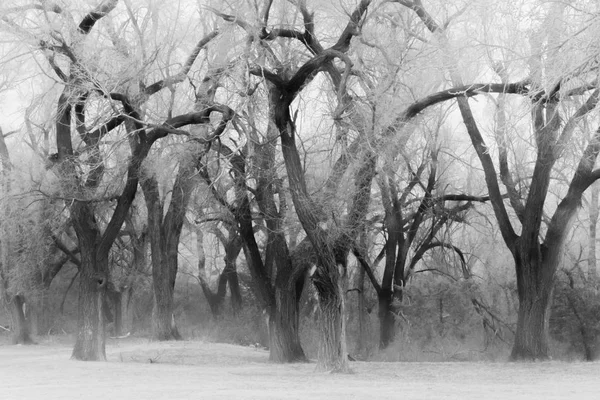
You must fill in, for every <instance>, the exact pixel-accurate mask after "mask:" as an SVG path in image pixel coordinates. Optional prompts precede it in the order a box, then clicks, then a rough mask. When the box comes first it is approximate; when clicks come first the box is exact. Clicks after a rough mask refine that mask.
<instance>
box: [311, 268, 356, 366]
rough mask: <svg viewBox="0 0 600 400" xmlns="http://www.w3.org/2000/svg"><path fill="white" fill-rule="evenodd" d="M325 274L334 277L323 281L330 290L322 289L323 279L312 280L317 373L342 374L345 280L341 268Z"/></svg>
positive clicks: (345, 353) (345, 363)
mask: <svg viewBox="0 0 600 400" xmlns="http://www.w3.org/2000/svg"><path fill="white" fill-rule="evenodd" d="M328 270H329V271H328V272H329V274H332V273H333V274H335V275H336V276H335V277H328V278H329V279H327V280H328V282H329V284H330V285H331V286H329V287H324V286H323V285H322V282H323V281H324V279H323V277H316V278H315V287H316V288H317V292H318V293H319V321H318V324H319V330H320V338H319V339H320V341H319V352H318V358H317V370H320V371H334V372H343V373H346V372H350V365H349V363H348V349H347V345H346V299H345V293H346V290H345V288H346V287H347V282H346V281H347V279H348V278H347V276H346V274H345V268H344V267H343V266H341V265H340V267H339V268H335V267H333V268H329V269H328ZM317 271H318V270H317ZM332 278H333V279H332ZM317 279H318V280H317Z"/></svg>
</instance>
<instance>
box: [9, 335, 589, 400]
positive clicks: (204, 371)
mask: <svg viewBox="0 0 600 400" xmlns="http://www.w3.org/2000/svg"><path fill="white" fill-rule="evenodd" d="M70 354H71V346H70V345H67V344H44V343H43V344H40V345H38V346H8V345H2V346H0V360H1V361H0V399H2V400H12V399H15V400H21V399H44V400H50V399H61V400H62V399H102V400H107V399H110V400H115V399H311V400H312V399H369V400H376V399H402V400H409V399H477V400H482V399H511V400H512V399H599V398H600V363H561V362H546V363H526V364H515V363H466V362H465V363H371V362H355V363H352V367H353V369H354V372H355V373H354V374H351V375H337V374H328V373H321V372H315V365H314V364H292V365H276V364H271V363H269V362H268V353H267V352H266V351H263V350H256V349H253V348H249V347H239V346H232V345H226V344H214V343H204V342H170V343H154V342H148V341H144V340H141V339H138V340H125V341H111V342H110V343H109V344H108V346H107V354H108V359H109V360H108V362H97V363H96V362H78V361H71V360H69V357H70Z"/></svg>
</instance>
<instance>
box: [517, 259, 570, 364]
mask: <svg viewBox="0 0 600 400" xmlns="http://www.w3.org/2000/svg"><path fill="white" fill-rule="evenodd" d="M532 253H534V251H531V250H530V251H528V252H527V253H525V254H522V257H519V256H516V257H515V263H516V270H517V288H518V295H519V315H518V320H517V330H516V333H515V342H514V345H513V349H512V353H511V356H510V358H511V360H513V361H519V360H546V359H548V358H549V357H550V355H549V345H548V340H549V338H548V326H549V318H550V306H551V303H552V301H551V300H552V292H553V289H554V283H553V282H554V271H556V266H557V264H558V260H545V262H546V263H551V264H554V265H546V266H545V268H544V269H543V272H542V268H541V264H540V263H541V262H542V260H541V259H539V258H537V257H536V254H532ZM525 260H528V261H525ZM538 273H539V274H542V273H544V274H546V276H541V277H538V276H537V275H538Z"/></svg>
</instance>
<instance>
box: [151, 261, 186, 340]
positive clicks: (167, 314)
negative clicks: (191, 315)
mask: <svg viewBox="0 0 600 400" xmlns="http://www.w3.org/2000/svg"><path fill="white" fill-rule="evenodd" d="M163 269H164V267H163V266H162V265H158V266H156V267H155V266H154V264H153V265H152V277H153V281H154V282H153V286H154V310H153V313H152V320H153V333H152V334H153V337H154V338H155V339H156V340H182V337H181V335H180V334H179V331H178V329H177V326H176V325H175V317H174V315H173V294H174V291H175V276H176V274H177V272H176V271H172V270H169V269H167V271H163Z"/></svg>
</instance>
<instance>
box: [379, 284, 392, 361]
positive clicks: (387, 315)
mask: <svg viewBox="0 0 600 400" xmlns="http://www.w3.org/2000/svg"><path fill="white" fill-rule="evenodd" d="M378 301H379V310H378V317H379V349H380V350H384V349H386V348H387V347H388V346H389V345H390V344H392V342H393V341H394V339H395V337H396V318H395V316H394V313H393V312H392V301H393V296H392V294H391V293H389V292H388V291H386V290H382V291H381V293H380V294H379V296H378Z"/></svg>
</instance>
